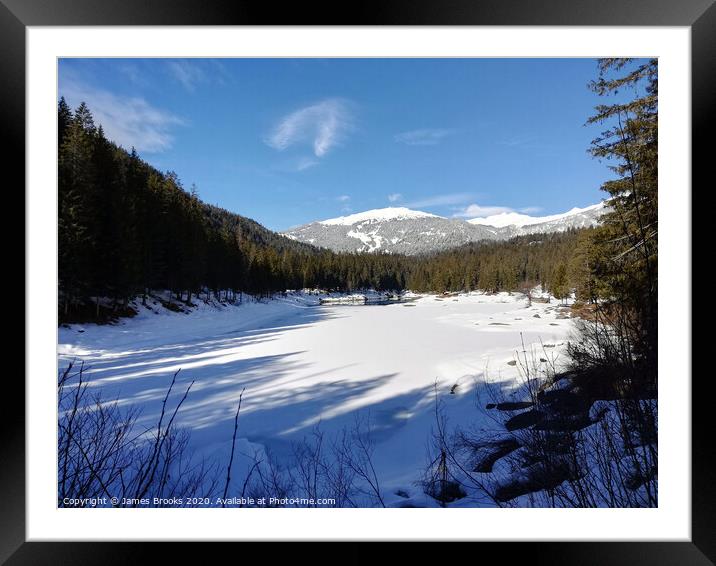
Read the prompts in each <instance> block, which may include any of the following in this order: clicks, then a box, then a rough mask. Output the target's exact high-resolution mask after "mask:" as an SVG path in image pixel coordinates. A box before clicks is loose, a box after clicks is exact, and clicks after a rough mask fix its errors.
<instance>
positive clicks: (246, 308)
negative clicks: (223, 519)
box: [58, 292, 573, 504]
mask: <svg viewBox="0 0 716 566" xmlns="http://www.w3.org/2000/svg"><path fill="white" fill-rule="evenodd" d="M411 296H412V297H414V298H415V300H414V301H412V302H405V303H394V304H388V305H370V306H363V305H340V306H319V305H318V300H319V295H315V294H309V293H305V292H297V293H289V294H287V295H286V296H285V297H282V296H277V297H275V298H274V299H272V300H267V301H264V302H256V301H248V300H247V301H244V303H243V304H242V305H240V306H217V305H205V304H202V303H201V302H199V306H198V307H197V308H195V309H194V310H193V312H191V313H190V314H184V313H175V312H169V311H166V310H164V309H161V308H157V307H154V308H155V310H154V311H152V310H148V309H145V308H143V307H141V305H139V304H137V305H136V307H137V309H138V310H139V314H138V315H137V316H136V317H134V318H132V319H125V320H122V321H121V322H119V323H117V324H114V325H104V326H98V325H92V324H88V325H71V326H69V327H62V328H60V329H59V345H58V355H59V359H60V362H59V363H60V368H63V367H66V365H67V364H68V362H70V361H71V360H77V361H79V360H82V361H84V362H85V366H86V367H87V368H89V370H88V374H89V379H90V385H91V387H93V388H98V389H95V390H97V391H101V393H102V396H103V397H104V398H116V399H118V400H119V402H120V403H121V404H123V405H139V406H141V408H142V413H141V422H142V423H144V424H147V425H149V424H151V423H153V422H156V418H157V415H158V412H159V411H160V409H161V402H162V399H163V397H164V394H165V392H166V389H167V386H168V385H169V383H170V381H171V378H172V375H173V373H174V372H176V371H177V370H179V369H181V372H180V373H179V376H178V378H177V385H176V386H175V387H176V388H175V392H183V390H184V389H185V388H186V386H187V385H188V383H190V382H191V381H194V382H195V384H194V386H193V388H192V390H191V392H190V394H189V396H188V398H187V400H186V401H185V403H184V405H183V406H182V409H181V411H180V412H179V415H178V417H177V418H178V424H179V425H180V426H184V427H188V428H189V429H191V434H192V436H191V442H192V447H193V448H194V449H195V450H197V452H198V453H200V454H201V455H204V456H207V457H209V458H213V457H216V458H221V459H222V460H221V461H226V460H227V459H228V458H227V454H228V451H229V450H230V442H231V436H232V432H233V419H234V414H235V411H236V405H237V402H238V398H239V394H240V392H241V391H242V389H244V388H245V393H244V396H243V404H242V408H241V415H240V419H239V433H238V436H239V437H240V441H239V442H238V443H237V450H238V451H239V452H240V453H246V452H248V451H250V450H251V449H252V448H256V447H264V446H265V447H268V448H270V449H271V451H272V452H273V453H274V454H275V455H276V456H277V457H279V458H280V457H281V456H282V455H286V454H288V451H289V449H290V443H291V441H294V440H301V439H302V438H303V437H304V436H307V435H309V434H310V433H311V430H312V428H313V427H314V426H315V425H316V424H318V423H320V427H321V430H323V431H324V432H325V433H327V434H330V433H331V432H337V431H339V430H341V429H342V428H343V427H346V426H350V425H351V423H352V422H353V419H354V418H355V415H356V413H359V414H361V415H367V416H368V417H369V420H370V422H371V424H372V427H373V433H374V438H375V440H376V447H375V454H374V463H375V466H376V471H377V474H378V476H379V478H380V481H381V484H382V488H383V489H384V491H385V492H386V494H388V497H387V501H388V502H389V503H390V502H391V501H392V500H394V499H396V498H397V496H394V495H393V494H394V493H395V491H397V490H399V489H400V490H403V491H407V492H408V493H410V494H411V497H412V495H413V494H415V493H417V491H416V490H417V488H416V487H415V485H416V484H415V482H416V481H417V480H419V479H420V476H421V473H422V471H423V468H424V465H425V462H426V446H427V444H428V441H429V437H430V433H431V428H432V427H433V426H434V403H435V398H434V392H435V384H436V383H437V391H438V395H439V396H440V398H441V400H442V402H443V403H444V407H445V410H446V414H447V416H448V418H449V419H450V422H451V424H454V425H462V426H472V427H477V428H478V429H479V428H481V427H487V428H488V429H489V428H490V427H495V424H494V423H493V422H491V421H489V420H488V419H486V418H485V417H484V415H483V413H482V412H480V411H478V410H477V409H476V406H475V402H476V398H475V395H474V393H475V387H476V383H477V382H480V381H481V380H483V379H485V378H489V380H490V381H492V382H500V383H501V384H502V386H503V387H505V388H506V389H508V390H509V389H510V388H513V387H515V386H516V384H517V381H518V380H517V378H518V366H515V365H514V364H509V363H508V362H510V361H512V360H514V359H515V355H516V352H517V351H518V350H520V351H521V350H522V340H524V343H525V344H526V345H527V346H528V347H529V345H530V344H539V343H540V341H541V342H543V343H545V344H549V345H550V346H552V345H556V347H553V348H550V352H552V353H553V355H559V353H560V351H561V349H562V348H563V346H564V344H565V342H566V340H567V339H568V338H569V336H570V333H571V332H572V329H573V326H572V321H571V320H569V319H568V318H567V319H565V318H563V316H564V315H562V317H560V318H557V316H558V315H559V309H558V308H557V307H558V303H557V301H555V300H552V302H551V303H537V302H533V303H532V305H531V306H528V304H527V301H526V299H525V297H524V296H523V295H521V294H517V293H516V294H512V295H510V294H507V293H501V294H497V295H486V294H482V293H469V294H460V295H456V296H434V295H429V296H426V295H416V294H411ZM535 315H539V317H537V316H535ZM518 365H519V364H518ZM455 384H457V387H454V386H455ZM451 390H452V391H453V392H454V393H453V394H451ZM180 394H181V393H177V395H180ZM481 419H482V420H485V422H481ZM239 465H240V464H239ZM244 465H245V464H244ZM237 475H239V476H240V474H237ZM236 481H241V480H236ZM391 498H392V499H391ZM464 504H469V503H468V502H465V503H464Z"/></svg>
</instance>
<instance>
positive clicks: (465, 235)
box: [283, 203, 606, 255]
mask: <svg viewBox="0 0 716 566" xmlns="http://www.w3.org/2000/svg"><path fill="white" fill-rule="evenodd" d="M604 212H606V208H605V205H604V204H603V203H599V204H595V205H592V206H588V207H585V208H573V209H571V210H569V211H567V212H564V213H561V214H553V215H550V216H528V215H526V214H519V213H516V212H508V213H503V214H497V215H493V216H488V217H487V218H473V219H471V220H463V219H458V218H445V217H443V216H438V215H436V214H431V213H429V212H423V211H420V210H412V209H410V208H405V207H390V208H379V209H375V210H366V211H365V212H359V213H357V214H350V215H348V216H339V217H338V218H330V219H328V220H321V221H315V222H311V223H310V224H305V225H303V226H298V227H296V228H292V229H290V230H288V231H286V232H283V235H284V236H286V237H288V238H290V239H292V240H296V241H299V242H304V243H307V244H311V245H314V246H318V247H322V248H328V249H331V250H333V251H337V252H388V253H402V254H406V255H416V254H422V253H432V252H436V251H441V250H445V249H449V248H454V247H456V246H461V245H463V244H467V243H470V242H480V241H484V240H507V239H509V238H512V237H514V236H520V235H524V234H534V233H549V232H563V231H565V230H569V229H570V228H587V227H590V226H595V225H596V224H597V223H598V222H599V217H600V216H601V215H602V214H603V213H604Z"/></svg>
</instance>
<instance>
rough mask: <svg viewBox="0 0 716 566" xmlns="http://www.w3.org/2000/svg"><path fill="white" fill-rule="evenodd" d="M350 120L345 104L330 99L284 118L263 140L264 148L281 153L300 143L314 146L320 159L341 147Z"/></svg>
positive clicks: (350, 122)
mask: <svg viewBox="0 0 716 566" xmlns="http://www.w3.org/2000/svg"><path fill="white" fill-rule="evenodd" d="M352 122H353V120H352V116H351V113H350V111H349V109H348V105H347V103H346V102H345V101H343V100H340V99H337V98H329V99H326V100H323V101H321V102H318V103H316V104H313V105H311V106H306V107H304V108H300V109H298V110H296V111H295V112H292V113H290V114H288V115H286V116H284V117H283V118H282V119H281V120H280V121H279V123H278V124H277V125H276V127H275V128H274V129H273V130H272V131H271V133H270V134H269V135H268V136H267V138H266V140H265V141H266V144H267V145H269V146H270V147H272V148H274V149H276V150H278V151H283V150H284V149H286V148H288V147H290V146H292V145H295V144H299V143H309V144H311V145H312V146H313V153H314V155H315V156H316V157H323V156H324V155H326V154H327V153H328V152H329V151H330V150H331V149H333V148H334V147H336V146H338V145H340V143H341V142H342V141H343V139H344V138H345V135H346V134H347V133H348V132H349V131H350V130H351V128H352Z"/></svg>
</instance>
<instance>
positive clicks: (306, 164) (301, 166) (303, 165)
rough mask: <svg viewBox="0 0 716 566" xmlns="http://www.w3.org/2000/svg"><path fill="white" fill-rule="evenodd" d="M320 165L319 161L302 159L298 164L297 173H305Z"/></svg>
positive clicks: (309, 158)
mask: <svg viewBox="0 0 716 566" xmlns="http://www.w3.org/2000/svg"><path fill="white" fill-rule="evenodd" d="M316 165H318V161H317V160H315V159H313V158H311V157H302V158H300V159H299V160H298V163H296V171H305V170H306V169H310V168H311V167H315V166H316Z"/></svg>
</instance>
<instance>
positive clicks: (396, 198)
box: [388, 193, 403, 202]
mask: <svg viewBox="0 0 716 566" xmlns="http://www.w3.org/2000/svg"><path fill="white" fill-rule="evenodd" d="M402 198H403V195H401V194H400V193H393V194H391V195H388V201H389V202H397V201H399V200H400V199H402Z"/></svg>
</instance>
